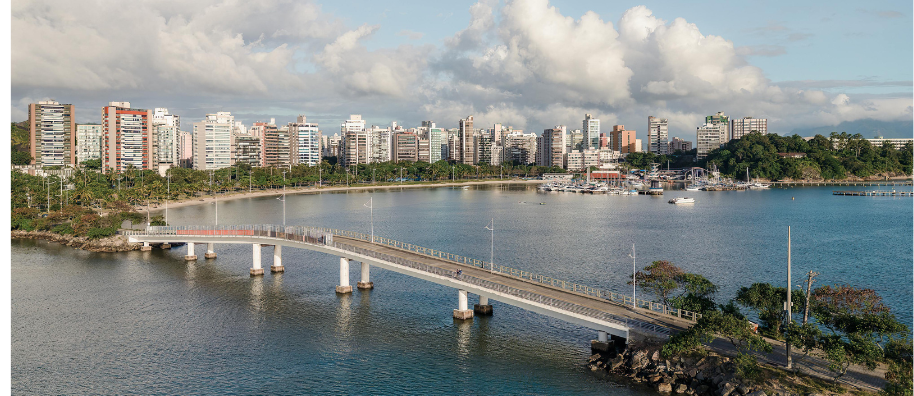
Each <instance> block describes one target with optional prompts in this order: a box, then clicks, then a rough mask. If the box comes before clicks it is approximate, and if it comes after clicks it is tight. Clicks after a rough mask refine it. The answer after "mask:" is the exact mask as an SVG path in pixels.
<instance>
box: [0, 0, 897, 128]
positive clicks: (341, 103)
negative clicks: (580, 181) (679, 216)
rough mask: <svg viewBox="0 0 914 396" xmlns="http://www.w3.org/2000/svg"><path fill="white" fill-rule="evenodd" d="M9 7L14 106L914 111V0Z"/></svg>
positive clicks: (213, 1)
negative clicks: (48, 102)
mask: <svg viewBox="0 0 914 396" xmlns="http://www.w3.org/2000/svg"><path fill="white" fill-rule="evenodd" d="M51 5H53V7H52V6H51ZM597 16H598V17H599V18H597ZM12 21H13V26H12V40H11V41H12V80H11V83H12V111H11V114H12V118H13V120H17V119H22V118H24V114H25V109H26V106H27V104H28V103H29V102H32V101H36V100H41V99H45V98H55V99H57V100H60V101H61V102H65V103H73V104H76V105H77V108H78V109H79V108H85V109H87V110H86V111H85V112H78V118H80V119H79V121H81V122H87V121H94V118H96V113H98V110H96V109H99V108H100V107H101V106H103V105H104V104H106V103H107V102H108V101H115V100H127V101H131V102H132V103H133V104H134V106H137V107H143V108H151V107H168V108H169V109H170V111H171V112H172V113H175V114H179V115H182V117H184V119H185V120H188V121H193V120H196V119H200V118H202V117H203V116H204V115H205V114H206V113H210V112H214V111H220V110H224V111H232V112H233V113H234V114H236V116H237V117H238V118H239V119H241V120H243V121H245V122H246V123H250V122H254V121H258V120H268V119H269V118H276V119H277V122H278V123H285V122H289V121H292V120H293V119H294V117H295V115H297V114H306V115H308V116H309V119H312V120H314V121H317V122H320V123H321V125H322V128H321V129H322V130H324V132H325V133H328V132H329V133H331V134H332V133H334V132H336V131H337V130H338V129H336V128H338V126H337V125H338V124H339V123H340V122H342V121H343V120H344V119H346V118H347V116H348V115H349V114H362V115H363V117H364V118H366V119H367V120H368V122H369V123H370V124H376V125H385V124H389V123H390V122H391V121H398V122H400V123H401V124H404V125H407V126H413V125H418V123H419V122H420V121H421V120H426V119H430V120H434V121H436V122H437V123H438V124H439V125H441V126H444V127H456V123H457V120H458V119H459V118H463V117H466V116H468V115H474V116H475V117H476V119H477V120H479V121H478V122H477V123H478V124H479V125H487V124H491V123H495V122H500V123H503V124H506V125H513V126H515V127H516V128H523V129H525V130H527V131H533V132H537V133H539V132H540V131H542V130H543V129H544V128H550V127H552V126H554V125H568V126H569V127H570V128H577V127H580V123H581V119H582V118H583V114H585V113H591V114H595V115H596V116H597V117H600V118H601V119H602V120H603V124H604V125H606V128H607V129H609V127H610V126H611V125H613V124H625V125H626V126H627V127H629V128H630V129H631V128H634V129H635V130H643V129H644V124H646V119H647V116H648V115H656V116H660V117H666V118H669V119H670V128H671V135H680V136H683V137H685V138H686V139H691V140H694V130H695V128H696V127H697V126H699V125H700V123H701V120H702V119H703V117H704V115H707V114H713V113H715V112H717V111H725V112H727V114H728V115H731V116H734V117H742V116H749V115H751V116H756V117H767V118H769V125H771V126H772V129H773V130H775V132H779V133H786V132H789V131H790V130H791V129H793V128H796V127H809V126H821V125H835V124H838V123H839V122H842V121H853V120H856V119H862V118H874V119H879V120H883V121H899V120H910V119H911V118H912V112H914V111H912V80H914V78H912V56H914V55H912V48H914V43H912V3H911V2H910V1H908V2H903V1H894V2H888V1H886V2H866V3H863V2H847V1H844V2H829V3H824V2H816V3H813V2H786V1H778V2H775V1H752V2H723V1H711V2H702V3H694V2H678V1H657V2H651V3H628V2H605V1H570V0H554V1H549V2H547V1H546V0H523V1H509V2H505V1H495V0H486V1H481V2H478V3H477V2H472V1H450V2H428V1H397V2H392V1H372V2H363V1H351V0H342V1H334V2H309V1H291V0H263V1H259V2H246V1H242V0H202V1H196V2H183V1H178V0H164V1H149V2H136V3H130V4H127V3H124V2H120V1H116V0H94V1H73V2H67V3H64V4H61V3H59V2H52V1H47V0H34V1H32V0H29V1H26V0H19V1H17V2H15V3H14V4H13V6H12Z"/></svg>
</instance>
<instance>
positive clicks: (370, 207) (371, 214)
mask: <svg viewBox="0 0 914 396" xmlns="http://www.w3.org/2000/svg"><path fill="white" fill-rule="evenodd" d="M362 206H367V207H368V216H369V219H370V221H371V243H374V202H373V197H372V196H370V195H369V196H368V203H366V204H365V205H362Z"/></svg>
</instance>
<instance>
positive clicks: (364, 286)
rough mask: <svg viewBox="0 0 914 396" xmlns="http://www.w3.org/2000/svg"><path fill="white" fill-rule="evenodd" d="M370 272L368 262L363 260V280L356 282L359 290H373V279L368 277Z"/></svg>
mask: <svg viewBox="0 0 914 396" xmlns="http://www.w3.org/2000/svg"><path fill="white" fill-rule="evenodd" d="M368 272H369V266H368V263H366V262H364V261H363V262H362V281H361V282H359V283H356V284H355V286H356V287H358V288H359V290H371V289H374V282H372V281H371V280H370V279H369V277H368Z"/></svg>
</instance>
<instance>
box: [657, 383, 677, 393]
mask: <svg viewBox="0 0 914 396" xmlns="http://www.w3.org/2000/svg"><path fill="white" fill-rule="evenodd" d="M657 392H661V393H671V392H673V386H672V385H670V384H667V383H663V382H661V383H659V384H657Z"/></svg>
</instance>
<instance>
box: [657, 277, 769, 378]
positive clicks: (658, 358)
mask: <svg viewBox="0 0 914 396" xmlns="http://www.w3.org/2000/svg"><path fill="white" fill-rule="evenodd" d="M785 293H786V292H785ZM651 361H652V362H658V361H660V351H659V350H658V351H654V354H653V355H651Z"/></svg>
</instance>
